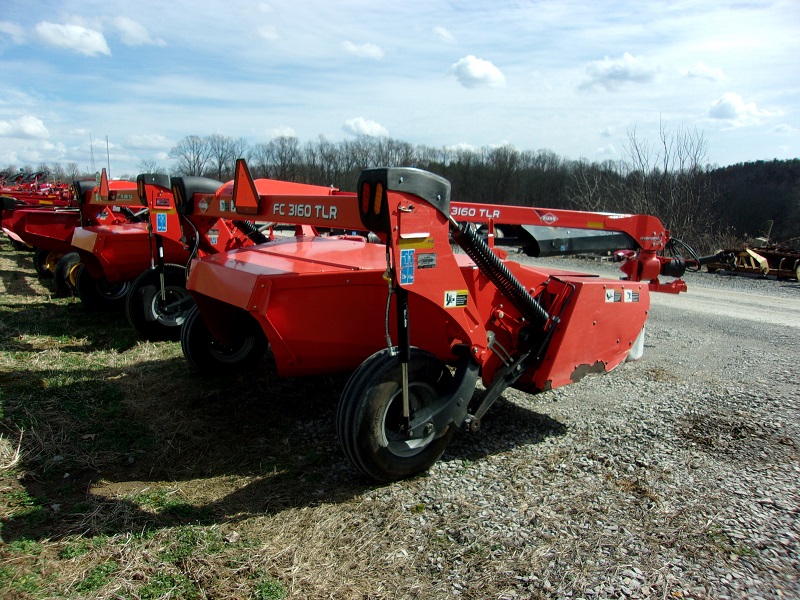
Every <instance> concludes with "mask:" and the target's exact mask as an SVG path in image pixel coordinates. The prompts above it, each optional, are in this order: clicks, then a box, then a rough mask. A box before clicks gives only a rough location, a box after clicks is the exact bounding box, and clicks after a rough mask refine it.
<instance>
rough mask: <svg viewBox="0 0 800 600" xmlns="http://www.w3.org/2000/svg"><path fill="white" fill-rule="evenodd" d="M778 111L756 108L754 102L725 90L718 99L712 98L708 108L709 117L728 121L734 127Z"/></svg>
mask: <svg viewBox="0 0 800 600" xmlns="http://www.w3.org/2000/svg"><path fill="white" fill-rule="evenodd" d="M779 114H781V113H780V111H768V110H762V109H760V108H758V106H757V105H756V103H755V102H745V101H744V98H742V97H741V96H740V95H739V94H735V93H733V92H727V93H725V94H723V95H722V97H721V98H720V99H719V100H714V102H712V103H711V107H710V108H709V109H708V116H709V117H710V118H711V119H717V120H720V121H728V122H729V123H730V124H731V125H733V126H734V127H741V126H744V125H755V124H758V123H759V122H760V121H761V118H762V117H773V116H776V115H779Z"/></svg>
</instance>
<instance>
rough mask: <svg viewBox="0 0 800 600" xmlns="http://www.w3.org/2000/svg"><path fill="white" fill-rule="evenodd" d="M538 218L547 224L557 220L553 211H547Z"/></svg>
mask: <svg viewBox="0 0 800 600" xmlns="http://www.w3.org/2000/svg"><path fill="white" fill-rule="evenodd" d="M539 218H540V219H541V220H542V222H543V223H547V224H548V225H552V224H553V223H555V222H556V221H558V217H557V216H555V215H554V214H553V213H547V214H544V215H541V216H540V217H539Z"/></svg>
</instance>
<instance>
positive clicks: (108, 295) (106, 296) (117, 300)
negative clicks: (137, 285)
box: [75, 264, 131, 310]
mask: <svg viewBox="0 0 800 600" xmlns="http://www.w3.org/2000/svg"><path fill="white" fill-rule="evenodd" d="M130 288H131V282H130V281H122V282H119V283H108V282H107V281H106V280H105V279H96V278H94V277H92V275H91V273H89V271H87V270H86V265H83V264H81V265H80V266H78V268H77V271H76V274H75V290H76V292H77V294H78V298H80V299H81V304H83V306H84V307H85V308H88V309H90V310H115V309H119V308H122V307H123V306H124V303H125V295H126V294H127V293H128V290H129V289H130Z"/></svg>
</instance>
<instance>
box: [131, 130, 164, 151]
mask: <svg viewBox="0 0 800 600" xmlns="http://www.w3.org/2000/svg"><path fill="white" fill-rule="evenodd" d="M171 145H172V143H171V142H170V141H169V140H168V139H167V138H166V137H164V136H163V135H161V134H160V133H140V134H133V135H129V136H128V137H127V138H126V140H125V146H127V147H128V148H133V149H135V150H160V149H161V148H165V147H167V146H171Z"/></svg>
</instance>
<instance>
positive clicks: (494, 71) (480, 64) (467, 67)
mask: <svg viewBox="0 0 800 600" xmlns="http://www.w3.org/2000/svg"><path fill="white" fill-rule="evenodd" d="M448 72H449V73H452V74H453V75H455V76H456V79H458V82H459V83H460V84H461V85H463V86H464V87H465V88H478V87H502V86H504V85H505V83H506V78H505V75H503V72H502V71H500V69H498V68H497V67H495V66H494V65H493V64H492V63H491V62H489V61H488V60H483V59H482V58H476V57H475V56H473V55H472V54H470V55H469V56H465V57H464V58H462V59H461V60H459V61H458V62H457V63H455V64H454V65H453V66H451V67H450V70H449V71H448Z"/></svg>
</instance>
